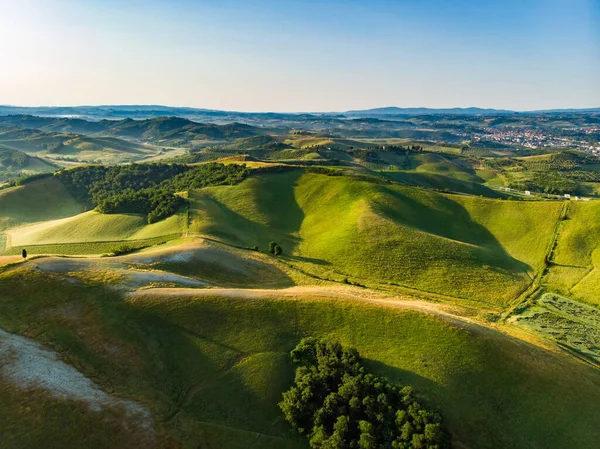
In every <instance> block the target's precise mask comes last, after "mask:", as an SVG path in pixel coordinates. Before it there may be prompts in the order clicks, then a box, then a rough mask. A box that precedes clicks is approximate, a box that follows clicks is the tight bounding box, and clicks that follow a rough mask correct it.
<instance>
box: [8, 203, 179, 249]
mask: <svg viewBox="0 0 600 449" xmlns="http://www.w3.org/2000/svg"><path fill="white" fill-rule="evenodd" d="M184 223H185V215H184V214H177V215H173V216H171V217H169V218H167V219H165V220H162V221H160V222H158V223H153V224H151V225H149V224H148V222H147V220H146V217H145V216H143V215H136V214H101V213H99V212H95V211H90V212H85V213H83V214H79V215H76V216H74V217H68V218H63V219H59V220H53V221H47V222H43V223H39V224H34V225H30V226H24V227H20V228H17V229H12V230H10V231H8V232H7V234H8V235H9V237H10V241H11V245H12V246H28V245H42V244H44V245H48V244H57V243H78V242H106V241H121V240H141V239H149V238H154V237H159V236H162V235H169V234H177V233H181V232H183V226H184Z"/></svg>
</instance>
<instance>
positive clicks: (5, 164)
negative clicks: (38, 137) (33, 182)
mask: <svg viewBox="0 0 600 449" xmlns="http://www.w3.org/2000/svg"><path fill="white" fill-rule="evenodd" d="M55 169H56V166H54V165H52V164H50V163H49V162H47V161H44V160H42V159H40V158H38V157H33V156H29V155H28V154H26V153H24V152H22V151H18V150H15V149H12V148H9V147H6V146H4V145H2V144H0V182H3V181H6V180H9V179H12V178H16V177H19V176H23V175H31V174H36V173H46V172H51V171H54V170H55Z"/></svg>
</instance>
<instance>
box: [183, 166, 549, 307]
mask: <svg viewBox="0 0 600 449" xmlns="http://www.w3.org/2000/svg"><path fill="white" fill-rule="evenodd" d="M192 197H193V205H192V206H193V209H194V214H193V222H192V228H191V229H192V230H193V231H197V232H200V233H204V234H210V235H213V236H215V237H217V238H220V239H223V240H226V241H229V242H231V243H234V244H238V245H243V246H253V245H258V246H259V247H260V248H263V249H265V248H266V246H267V244H268V242H269V241H276V242H278V243H279V244H280V245H282V247H283V248H284V251H285V252H286V253H287V254H292V255H294V256H299V257H300V259H297V260H299V261H303V262H306V261H312V262H314V263H316V264H318V270H319V271H320V272H327V270H334V271H336V272H338V273H342V274H346V275H348V276H352V277H355V278H358V279H362V280H364V281H367V282H380V281H383V282H390V283H397V284H401V285H405V286H409V287H415V288H418V289H421V290H426V291H432V292H437V293H442V294H446V295H452V296H459V297H463V298H469V299H473V300H483V301H486V302H488V303H490V304H494V305H496V306H502V305H503V304H504V302H505V301H508V300H510V299H511V298H513V297H514V296H515V295H517V294H518V293H519V292H520V291H521V290H523V289H524V288H526V286H527V285H528V283H529V282H530V280H531V276H532V275H533V273H534V272H535V270H536V269H537V268H539V267H540V266H541V264H542V263H543V261H544V257H545V250H546V248H547V246H548V244H549V241H550V239H551V235H552V230H553V228H554V225H555V223H556V220H557V219H558V215H559V210H560V207H561V204H560V203H552V202H536V203H526V202H517V201H514V202H513V201H501V200H490V199H485V198H478V197H466V196H458V195H442V194H438V193H435V192H431V191H426V190H423V189H414V188H407V187H401V186H394V185H387V184H376V183H370V182H366V181H359V180H357V179H355V178H352V177H329V176H324V175H316V174H302V172H299V171H298V172H292V173H286V174H270V175H262V176H255V177H252V178H250V179H248V180H246V181H244V182H243V183H241V184H239V185H237V186H233V187H217V188H209V189H204V190H202V191H200V192H196V193H195V194H193V195H192Z"/></svg>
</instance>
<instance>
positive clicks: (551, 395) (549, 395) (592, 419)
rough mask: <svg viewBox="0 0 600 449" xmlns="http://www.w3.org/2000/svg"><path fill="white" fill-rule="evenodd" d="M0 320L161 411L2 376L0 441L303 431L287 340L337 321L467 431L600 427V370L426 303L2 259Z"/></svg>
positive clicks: (519, 441)
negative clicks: (38, 269) (239, 287)
mask: <svg viewBox="0 0 600 449" xmlns="http://www.w3.org/2000/svg"><path fill="white" fill-rule="evenodd" d="M0 326H1V327H2V328H4V329H6V330H7V331H9V332H16V333H19V334H25V335H27V336H28V337H30V338H34V339H36V340H38V341H40V342H42V343H43V344H45V345H47V346H48V347H50V348H53V349H54V350H56V351H58V353H59V354H60V355H61V358H62V359H63V360H66V361H68V362H69V363H70V364H72V365H73V366H75V367H77V369H78V370H80V371H81V372H82V373H84V374H85V375H87V376H88V377H89V378H91V379H93V380H94V382H96V383H97V384H99V385H101V386H102V387H103V388H104V389H105V390H106V391H109V392H111V393H112V394H115V395H118V396H120V397H124V398H128V399H133V400H135V401H137V402H138V403H140V404H143V405H144V406H145V407H146V408H147V409H148V410H150V411H151V413H152V416H154V417H155V419H154V424H153V428H154V430H153V432H154V433H153V434H154V437H153V438H151V439H150V440H149V441H148V436H147V435H148V432H147V431H144V429H143V428H140V427H138V426H135V425H132V424H129V425H127V424H126V422H127V421H126V419H125V418H124V417H123V416H122V415H120V414H118V413H117V414H115V413H113V414H111V413H110V412H108V411H93V410H90V409H89V408H85V407H83V406H80V405H78V403H77V402H75V401H65V400H60V399H56V398H54V397H51V396H49V395H48V394H47V393H44V392H42V391H41V390H32V391H31V392H30V396H29V398H28V400H27V401H26V402H25V403H23V402H21V399H20V398H21V396H20V395H19V393H18V391H17V390H14V389H10V388H5V389H0V396H1V397H2V399H3V400H2V401H1V402H0V423H1V424H0V428H1V429H2V433H0V435H1V436H0V439H1V440H2V442H3V443H4V444H3V447H11V448H12V447H15V448H16V447H26V446H28V447H41V446H43V447H47V448H64V447H97V448H104V447H106V448H129V447H132V445H134V446H135V445H136V443H134V442H133V441H138V442H140V441H143V443H144V447H163V448H164V447H176V444H175V442H174V440H175V439H176V440H178V441H179V442H181V443H182V446H183V447H184V448H197V447H228V448H234V449H237V448H240V449H241V448H247V447H256V448H258V447H260V448H273V449H275V448H303V447H306V444H305V443H304V442H303V440H302V439H301V438H300V437H298V436H296V435H294V434H293V433H292V432H291V430H290V429H289V428H288V426H287V425H286V423H285V422H284V421H283V418H282V416H281V414H280V411H279V410H278V408H277V402H278V401H279V400H280V398H281V394H282V392H283V391H285V390H286V389H287V388H288V387H289V386H290V385H291V382H292V379H293V369H294V368H293V365H292V364H291V362H290V360H289V358H288V355H287V354H288V351H289V350H291V349H292V348H293V347H294V346H295V345H296V344H297V343H298V341H299V340H300V339H301V338H302V337H304V336H307V335H313V336H331V337H335V338H336V339H338V340H340V341H341V342H342V343H343V344H346V345H351V346H354V347H356V348H357V349H359V351H360V353H361V355H362V356H363V357H364V358H365V360H366V363H367V365H368V366H369V368H370V369H372V370H373V371H375V372H377V373H380V374H383V375H386V376H387V377H389V378H390V379H391V380H393V381H396V382H400V383H409V384H411V385H412V386H413V387H414V388H415V390H416V391H417V393H418V394H419V395H421V396H422V397H423V398H424V400H425V402H426V403H427V404H428V405H429V406H430V407H433V408H436V409H438V410H439V411H440V412H441V413H442V414H443V417H444V419H445V421H446V423H447V425H448V427H449V430H450V432H451V433H452V436H453V438H454V441H455V442H456V444H457V445H458V446H462V447H477V448H484V449H485V448H499V447H518V448H525V449H527V448H532V449H533V448H541V447H544V448H548V449H552V448H557V449H561V448H565V447H593V446H594V445H595V442H596V441H597V440H598V438H600V433H599V432H600V431H599V428H598V426H597V414H596V409H597V404H598V401H600V387H599V385H600V373H599V372H598V371H597V370H595V369H593V368H590V367H588V366H586V365H583V364H580V363H578V362H576V361H574V360H572V359H570V358H568V357H567V356H565V355H562V354H553V353H551V352H547V351H545V350H543V349H541V348H538V347H535V346H532V345H530V344H526V343H523V342H521V343H517V342H515V341H513V340H512V339H511V338H507V337H504V336H502V335H501V334H498V333H497V332H495V331H485V330H484V329H483V328H477V327H475V328H473V329H464V328H461V327H457V326H454V325H451V324H448V323H446V322H444V321H442V320H440V319H438V318H434V317H431V316H427V315H425V314H422V313H418V312H411V311H403V310H401V309H395V308H388V307H384V306H375V305H368V304H361V303H358V302H354V301H343V300H332V299H327V298H321V297H318V296H315V297H304V298H302V299H299V298H287V299H276V298H264V299H263V298H260V297H257V298H255V299H249V298H245V297H242V298H234V297H219V296H214V295H213V296H211V295H202V296H194V295H191V296H179V297H178V296H172V295H169V294H164V295H161V294H152V293H140V294H136V295H134V296H129V297H125V298H124V297H122V296H120V295H119V294H118V293H117V292H116V291H114V290H108V289H106V288H104V287H102V286H101V285H99V284H95V283H93V282H87V283H86V284H73V283H67V282H64V281H62V280H60V279H58V278H56V277H53V276H49V275H45V274H42V273H35V272H30V271H28V270H27V269H21V270H11V271H9V272H7V273H4V274H0ZM574 378H576V379H577V382H573V379H574ZM556 398H561V400H560V401H557V400H556ZM21 404H24V405H23V406H21ZM59 417H60V418H59ZM466 417H468V419H466ZM64 419H68V420H69V423H70V425H69V431H68V432H66V431H65V428H64V426H62V425H60V423H62V422H64ZM42 422H43V423H44V424H43V426H42V427H41V428H40V427H39V426H37V425H36V424H34V423H42ZM7 424H8V425H7ZM565 429H568V432H565ZM107 433H108V435H107Z"/></svg>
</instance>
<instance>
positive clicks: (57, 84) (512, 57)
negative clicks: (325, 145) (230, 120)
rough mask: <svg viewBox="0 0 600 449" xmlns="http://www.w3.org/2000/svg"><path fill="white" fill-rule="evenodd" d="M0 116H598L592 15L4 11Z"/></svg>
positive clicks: (31, 2)
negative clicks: (102, 110) (101, 110)
mask: <svg viewBox="0 0 600 449" xmlns="http://www.w3.org/2000/svg"><path fill="white" fill-rule="evenodd" d="M3 3H6V4H4V5H3V14H2V16H1V17H0V39H2V41H3V42H7V43H10V45H6V46H5V48H4V49H3V50H2V52H1V53H0V54H1V55H2V62H3V67H4V70H2V71H0V104H5V105H17V106H35V107H41V106H67V107H68V106H85V105H140V106H141V105H169V106H172V107H193V108H203V109H216V110H226V111H239V112H248V111H251V112H340V111H348V110H356V109H370V108H378V107H389V106H397V107H402V108H407V107H417V108H420V107H429V108H454V107H463V108H466V107H481V108H494V109H510V110H516V111H530V110H544V109H569V108H573V109H581V108H595V107H599V106H600V88H599V86H600V75H599V74H600V25H598V24H600V2H598V1H597V0H575V1H570V2H569V1H564V0H553V1H551V2H548V1H540V0H529V1H524V2H523V1H517V0H507V1H499V0H494V1H490V2H485V4H482V3H480V2H475V1H469V0H458V1H456V2H452V4H448V2H443V1H442V0H426V1H421V2H417V1H412V0H411V1H396V2H393V1H389V0H373V1H370V2H365V1H359V0H349V1H344V2H342V1H340V0H327V1H322V2H316V1H313V0H307V1H283V2H275V1H273V0H262V1H258V2H252V4H248V3H247V2H242V1H240V0H225V1H221V2H218V4H215V3H213V2H207V1H192V0H175V1H171V2H167V1H165V0H151V1H146V2H143V1H139V0H134V1H130V2H127V3H126V4H123V2H118V1H116V0H108V1H99V0H79V1H76V0H56V1H52V2H48V1H44V0H23V1H20V2H3Z"/></svg>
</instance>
